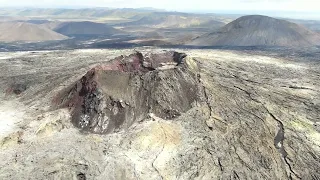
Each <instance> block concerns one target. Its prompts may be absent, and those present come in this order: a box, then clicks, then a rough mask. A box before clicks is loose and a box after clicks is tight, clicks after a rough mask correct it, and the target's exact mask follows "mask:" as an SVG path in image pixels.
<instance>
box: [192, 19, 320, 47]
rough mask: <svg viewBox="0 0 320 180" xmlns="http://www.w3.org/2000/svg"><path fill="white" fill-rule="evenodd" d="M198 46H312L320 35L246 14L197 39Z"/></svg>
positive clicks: (289, 24)
mask: <svg viewBox="0 0 320 180" xmlns="http://www.w3.org/2000/svg"><path fill="white" fill-rule="evenodd" d="M189 44H190V45H197V46H299V47H300V46H312V45H316V44H320V35H319V34H317V33H315V32H313V31H311V30H308V29H307V28H305V27H303V26H300V25H297V24H295V23H291V22H288V21H285V20H278V19H275V18H271V17H267V16H260V15H251V16H243V17H240V18H238V19H236V20H235V21H233V22H231V23H229V24H227V25H225V26H224V27H222V28H220V29H219V30H218V31H215V32H212V33H209V34H205V35H203V36H200V37H198V38H196V39H194V40H193V41H192V42H191V43H189Z"/></svg>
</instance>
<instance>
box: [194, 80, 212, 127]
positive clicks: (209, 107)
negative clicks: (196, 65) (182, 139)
mask: <svg viewBox="0 0 320 180" xmlns="http://www.w3.org/2000/svg"><path fill="white" fill-rule="evenodd" d="M197 78H198V83H199V85H200V86H201V88H202V92H203V95H204V98H205V102H206V104H207V107H208V109H209V118H211V116H212V111H213V108H212V106H211V104H210V100H209V96H208V93H207V88H206V87H205V86H204V85H203V83H202V82H201V75H200V74H198V75H197ZM209 128H210V127H209ZM210 130H211V129H210Z"/></svg>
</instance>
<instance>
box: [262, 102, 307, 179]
mask: <svg viewBox="0 0 320 180" xmlns="http://www.w3.org/2000/svg"><path fill="white" fill-rule="evenodd" d="M265 109H266V110H267V112H268V114H269V115H270V116H271V117H272V118H273V119H274V120H275V121H276V122H277V124H278V128H279V129H278V132H277V134H276V136H275V138H274V146H275V147H276V148H277V149H278V151H279V153H280V154H281V157H282V159H283V160H284V162H285V164H286V165H287V167H288V168H289V171H290V174H289V179H293V178H292V174H293V175H294V176H295V177H297V178H298V179H301V177H299V176H298V175H297V174H296V173H295V172H294V171H293V169H292V167H291V164H290V163H289V162H288V158H287V156H288V153H287V152H286V150H285V148H284V145H283V141H284V139H285V137H284V133H285V130H284V125H283V123H282V121H280V120H279V119H278V118H277V117H276V116H275V115H273V114H272V113H271V112H270V111H269V109H268V108H266V107H265Z"/></svg>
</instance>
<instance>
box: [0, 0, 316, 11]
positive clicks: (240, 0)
mask: <svg viewBox="0 0 320 180" xmlns="http://www.w3.org/2000/svg"><path fill="white" fill-rule="evenodd" d="M8 6H11V7H12V6H18V7H22V6H27V7H39V8H40V7H113V8H138V7H154V8H159V9H166V10H175V11H215V10H220V11H223V10H228V11H232V10H237V11H247V10H250V11H252V10H255V11H270V10H271V11H291V12H292V11H297V12H314V13H320V2H319V1H318V0H0V7H8Z"/></svg>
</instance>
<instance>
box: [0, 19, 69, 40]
mask: <svg viewBox="0 0 320 180" xmlns="http://www.w3.org/2000/svg"><path fill="white" fill-rule="evenodd" d="M63 39H67V37H66V36H64V35H62V34H59V33H56V32H54V31H52V30H50V29H47V28H44V27H40V26H38V25H35V24H29V23H25V22H4V23H0V41H5V42H12V41H49V40H63Z"/></svg>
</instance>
